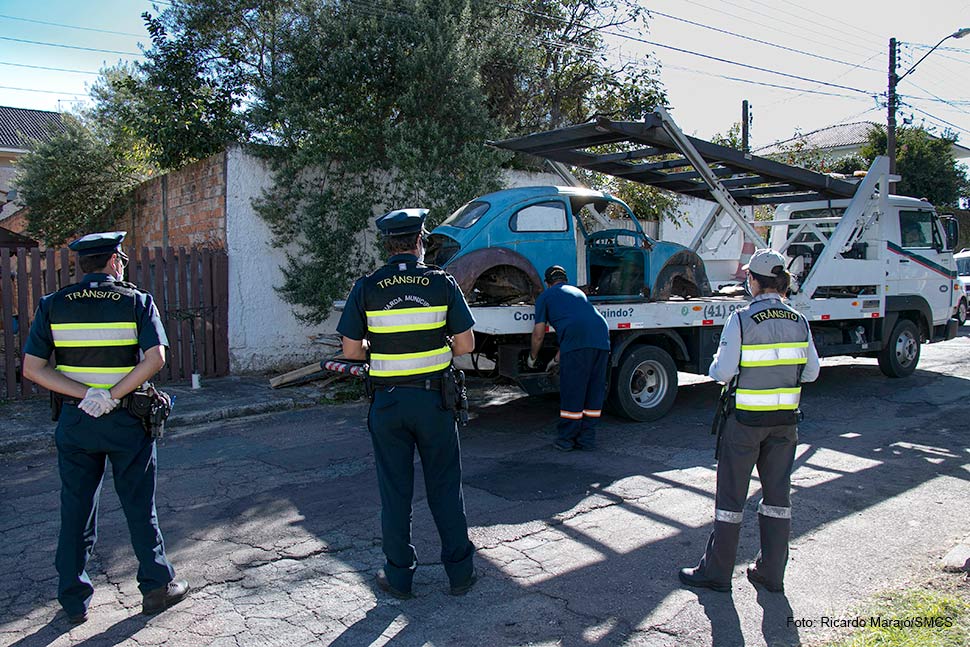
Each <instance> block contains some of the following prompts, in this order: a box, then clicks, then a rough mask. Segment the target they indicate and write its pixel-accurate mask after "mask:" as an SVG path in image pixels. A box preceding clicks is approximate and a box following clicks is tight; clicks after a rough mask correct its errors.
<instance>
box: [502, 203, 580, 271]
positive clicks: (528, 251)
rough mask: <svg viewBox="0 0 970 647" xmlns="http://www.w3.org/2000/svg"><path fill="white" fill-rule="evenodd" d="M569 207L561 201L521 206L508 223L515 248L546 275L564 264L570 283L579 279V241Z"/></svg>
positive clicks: (537, 269) (513, 247)
mask: <svg viewBox="0 0 970 647" xmlns="http://www.w3.org/2000/svg"><path fill="white" fill-rule="evenodd" d="M571 223H572V216H571V215H570V211H569V204H568V203H567V202H566V201H565V200H561V199H558V198H553V199H549V198H546V199H544V200H540V201H536V202H531V203H529V204H526V205H523V206H520V207H519V208H517V209H516V210H515V211H514V212H513V213H512V214H511V215H510V216H509V220H508V227H509V231H510V232H511V239H512V245H511V246H512V249H514V250H515V251H517V252H518V253H520V254H522V256H524V257H525V258H526V259H528V261H529V262H530V263H532V266H533V267H534V268H535V269H536V272H537V273H538V274H539V276H542V275H543V272H545V270H546V268H547V267H549V266H550V265H561V266H562V267H563V268H564V269H565V270H566V274H567V275H568V276H569V280H570V282H573V281H575V280H576V242H575V237H574V234H573V229H572V224H571Z"/></svg>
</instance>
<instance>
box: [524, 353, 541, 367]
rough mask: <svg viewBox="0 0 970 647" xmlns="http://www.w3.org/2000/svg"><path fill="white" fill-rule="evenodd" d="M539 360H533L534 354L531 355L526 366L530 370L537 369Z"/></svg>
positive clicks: (526, 361)
mask: <svg viewBox="0 0 970 647" xmlns="http://www.w3.org/2000/svg"><path fill="white" fill-rule="evenodd" d="M538 360H539V358H538V357H536V358H533V357H532V353H529V359H527V360H525V365H526V366H528V367H529V368H535V367H536V362H537V361H538Z"/></svg>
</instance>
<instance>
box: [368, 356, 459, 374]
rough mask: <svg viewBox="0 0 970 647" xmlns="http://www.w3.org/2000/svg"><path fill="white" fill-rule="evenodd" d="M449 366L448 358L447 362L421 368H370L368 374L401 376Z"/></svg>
mask: <svg viewBox="0 0 970 647" xmlns="http://www.w3.org/2000/svg"><path fill="white" fill-rule="evenodd" d="M449 366H451V358H450V357H449V358H448V361H447V362H443V363H441V364H434V365H433V366H426V367H423V368H409V369H399V370H386V371H382V370H379V369H378V370H375V369H373V368H372V369H371V370H370V371H369V373H370V375H373V376H374V377H403V376H407V375H418V374H419V373H434V372H436V371H443V370H444V369H446V368H448V367H449Z"/></svg>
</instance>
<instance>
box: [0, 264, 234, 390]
mask: <svg viewBox="0 0 970 647" xmlns="http://www.w3.org/2000/svg"><path fill="white" fill-rule="evenodd" d="M128 253H129V256H130V259H131V263H130V265H129V266H128V272H127V277H126V278H127V280H129V281H131V282H132V283H135V284H136V285H138V286H139V287H140V288H142V289H144V290H147V291H148V292H151V293H152V296H154V298H155V304H156V305H157V306H158V309H159V312H160V314H161V317H162V321H163V322H164V324H165V332H166V334H167V335H168V341H169V351H168V362H167V363H166V365H165V368H163V369H162V371H161V372H160V373H159V374H158V375H157V376H156V377H155V380H156V381H159V382H176V381H181V380H189V379H191V376H192V374H193V373H199V374H201V375H203V376H210V377H211V376H220V375H227V374H228V373H229V332H228V321H229V296H228V285H229V261H228V257H227V255H226V252H225V251H224V250H211V249H190V250H186V249H185V248H184V247H180V248H178V250H177V251H176V250H175V249H173V248H171V247H170V248H168V249H164V250H163V249H162V248H161V247H155V248H154V249H149V248H147V247H143V248H142V249H140V250H130V251H129V252H128ZM81 275H82V274H81V272H80V268H79V267H78V266H77V260H76V256H75V255H74V254H73V253H71V252H69V250H67V249H59V250H53V249H48V250H47V251H46V252H40V251H39V250H38V249H37V248H30V247H14V248H0V371H2V374H0V399H13V398H24V397H29V396H31V395H35V394H43V393H46V391H44V390H43V389H41V388H40V387H38V386H37V385H35V384H32V383H31V382H30V381H28V380H25V379H23V377H22V376H21V374H20V361H21V356H22V355H23V349H24V344H26V342H27V334H28V332H29V330H30V323H31V320H32V319H33V316H34V312H35V310H36V309H37V303H38V302H39V301H40V297H41V296H43V295H45V294H48V293H50V292H54V291H56V290H58V289H60V288H62V287H64V286H66V285H70V284H71V283H74V282H76V281H78V280H79V279H80V278H81Z"/></svg>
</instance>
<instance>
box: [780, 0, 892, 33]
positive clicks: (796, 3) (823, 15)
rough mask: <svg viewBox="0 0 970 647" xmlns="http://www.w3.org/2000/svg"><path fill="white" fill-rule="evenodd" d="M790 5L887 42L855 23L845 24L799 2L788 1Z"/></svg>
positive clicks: (831, 22)
mask: <svg viewBox="0 0 970 647" xmlns="http://www.w3.org/2000/svg"><path fill="white" fill-rule="evenodd" d="M788 5H789V6H794V7H798V8H799V9H802V10H804V11H806V12H808V13H811V14H815V15H816V16H819V17H820V18H825V19H826V20H827V21H828V22H829V23H830V24H835V25H844V26H846V27H851V28H852V29H854V30H856V31H857V32H860V33H863V34H867V35H868V36H871V37H873V38H875V39H876V41H877V42H879V43H884V42H885V40H886V39H885V38H884V37H883V35H882V34H877V33H875V32H872V31H869V30H868V29H863V28H862V27H859V26H858V25H856V24H854V23H849V22H845V23H843V22H839V21H838V20H837V19H835V18H831V17H830V16H827V15H825V14H823V13H820V12H819V11H816V10H815V9H809V8H808V7H806V6H804V5H802V4H800V3H798V2H795V1H794V0H788ZM842 33H843V34H844V33H846V32H845V31H843V32H842Z"/></svg>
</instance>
